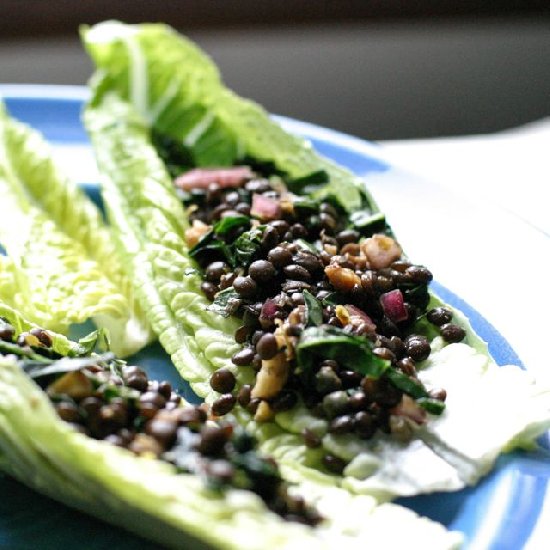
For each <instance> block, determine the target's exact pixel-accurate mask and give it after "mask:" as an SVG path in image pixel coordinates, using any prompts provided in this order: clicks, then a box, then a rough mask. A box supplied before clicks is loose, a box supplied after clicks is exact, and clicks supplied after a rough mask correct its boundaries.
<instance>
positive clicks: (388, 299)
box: [380, 288, 409, 323]
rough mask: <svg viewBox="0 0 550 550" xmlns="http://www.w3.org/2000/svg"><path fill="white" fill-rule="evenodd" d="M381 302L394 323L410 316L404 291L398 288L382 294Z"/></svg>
mask: <svg viewBox="0 0 550 550" xmlns="http://www.w3.org/2000/svg"><path fill="white" fill-rule="evenodd" d="M380 304H381V305H382V309H383V310H384V313H385V314H386V315H387V316H388V317H389V319H390V320H391V321H393V322H394V323H399V322H400V321H404V320H405V319H407V318H408V316H409V313H408V311H407V308H406V307H405V300H404V299H403V293H402V292H401V291H400V290H399V289H398V288H396V289H395V290H391V291H390V292H386V293H385V294H382V296H380Z"/></svg>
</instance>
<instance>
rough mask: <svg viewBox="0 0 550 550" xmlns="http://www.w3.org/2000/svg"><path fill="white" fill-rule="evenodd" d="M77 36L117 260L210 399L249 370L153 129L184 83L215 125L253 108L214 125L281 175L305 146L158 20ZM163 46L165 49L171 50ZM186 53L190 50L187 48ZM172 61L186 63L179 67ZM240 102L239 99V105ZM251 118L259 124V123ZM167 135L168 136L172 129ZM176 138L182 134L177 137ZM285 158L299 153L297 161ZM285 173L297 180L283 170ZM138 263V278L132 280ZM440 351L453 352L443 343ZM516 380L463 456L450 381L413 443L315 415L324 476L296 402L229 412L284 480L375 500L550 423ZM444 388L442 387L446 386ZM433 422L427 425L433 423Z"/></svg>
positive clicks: (436, 344)
mask: <svg viewBox="0 0 550 550" xmlns="http://www.w3.org/2000/svg"><path fill="white" fill-rule="evenodd" d="M83 34H84V40H85V42H86V46H87V48H88V50H89V51H90V52H91V54H92V57H93V58H94V60H95V61H96V63H97V64H98V67H99V70H98V73H97V74H96V78H95V81H94V84H95V87H94V88H93V96H92V100H91V103H90V105H89V106H88V108H87V112H86V117H85V121H86V125H87V128H88V130H89V132H90V135H91V138H92V142H93V145H94V149H95V151H96V155H97V159H98V165H99V169H100V171H101V173H102V176H103V180H104V181H103V190H104V191H103V192H104V197H105V202H106V204H107V205H108V209H109V211H110V219H111V223H112V225H113V226H114V227H115V228H116V234H117V240H118V244H119V249H120V250H121V251H122V252H121V253H122V254H123V255H124V264H125V265H126V266H127V267H129V269H131V273H130V276H131V278H132V279H133V280H138V285H137V292H138V294H139V295H140V296H141V299H142V305H143V307H144V310H145V311H147V312H149V313H150V315H151V321H152V323H153V326H154V327H155V330H156V331H157V332H158V333H159V338H160V340H161V342H162V343H163V345H165V347H166V349H167V350H168V352H169V353H170V354H172V358H173V360H174V362H175V364H176V365H177V367H178V369H179V371H180V373H181V374H182V376H183V377H184V378H185V379H187V380H189V381H190V382H191V384H192V387H194V388H195V390H196V391H197V392H198V393H199V394H200V395H203V396H206V398H207V399H208V400H211V399H214V398H215V397H216V396H217V394H216V393H215V392H213V391H212V390H211V388H210V386H209V384H208V380H209V376H210V374H211V373H212V372H213V371H214V370H216V369H217V368H220V367H227V368H229V369H231V370H232V371H233V372H235V373H236V374H237V375H238V377H239V382H240V383H245V382H244V381H245V379H246V377H247V375H250V376H252V374H251V373H250V372H248V374H247V371H246V369H242V368H239V369H238V372H237V369H236V368H235V366H234V365H232V363H231V355H232V354H233V353H234V351H235V342H234V339H233V334H234V330H235V328H236V327H237V324H236V321H235V320H234V319H231V318H223V317H222V316H220V315H217V314H215V313H214V312H213V311H211V309H212V308H209V307H208V301H207V300H206V298H205V297H204V296H203V295H202V293H201V292H200V290H199V286H200V277H199V275H198V274H197V273H196V272H195V271H193V270H192V269H191V270H190V269H189V268H191V267H193V265H192V263H191V261H190V257H189V250H187V247H186V245H185V242H184V240H183V231H184V230H185V227H186V218H185V212H184V211H183V208H182V206H181V204H180V203H179V202H178V201H177V197H176V194H175V191H174V190H173V187H172V184H171V181H170V177H169V175H168V173H167V172H166V168H165V167H164V165H163V164H162V162H161V160H160V158H159V156H158V154H157V153H156V151H155V149H154V147H153V145H152V139H151V130H154V131H159V130H162V131H164V132H169V130H170V128H169V126H166V127H164V126H162V124H163V123H162V122H159V120H162V119H163V117H166V118H167V120H173V121H176V120H179V119H180V118H181V117H183V116H184V112H183V111H182V110H181V105H180V104H183V103H185V105H186V108H189V109H191V108H192V105H191V104H192V98H194V97H195V96H194V95H193V94H192V93H191V92H189V88H190V89H192V90H195V89H196V87H198V88H199V89H201V90H202V91H203V94H199V95H200V98H198V99H197V100H196V102H197V106H198V107H200V108H202V107H205V106H206V105H207V103H208V101H209V98H210V97H215V98H216V101H214V100H213V103H216V102H217V101H218V100H220V101H221V103H220V104H219V105H218V104H217V103H216V105H211V106H210V107H211V109H212V110H211V113H212V114H211V117H213V118H212V120H213V121H214V120H215V121H217V122H216V124H217V123H218V121H220V120H222V121H223V120H226V121H227V120H230V119H231V120H232V119H233V118H235V119H236V118H239V117H240V116H241V115H242V116H243V117H244V118H243V120H246V116H247V115H246V114H244V115H243V112H242V109H244V111H248V110H249V109H253V110H254V111H255V112H256V113H257V121H255V122H254V123H252V122H250V126H252V127H248V126H246V127H245V126H243V125H241V124H240V122H235V124H234V125H232V126H231V128H229V124H226V125H222V126H221V127H222V128H223V129H224V130H225V131H226V138H227V139H228V140H229V141H228V144H229V145H231V143H233V141H234V136H233V133H232V132H235V134H236V135H237V138H238V142H239V145H238V147H237V148H240V149H243V148H244V149H243V150H245V151H246V154H248V155H252V156H254V155H255V156H256V158H261V159H262V160H264V161H268V162H272V163H273V164H275V165H276V166H277V167H278V168H279V169H280V170H281V171H285V170H284V169H283V165H285V166H287V168H288V166H290V161H288V163H289V164H288V165H286V164H285V163H286V162H287V161H286V160H284V159H285V156H284V155H285V154H288V155H289V156H290V157H292V158H297V159H301V156H300V155H301V151H303V150H302V149H301V148H300V147H301V146H297V145H295V144H296V141H295V140H294V138H292V137H289V136H288V135H286V134H284V132H282V130H280V129H279V130H277V131H276V134H277V136H280V138H281V139H280V140H279V139H278V138H277V139H272V136H271V130H266V136H267V137H266V138H265V139H263V138H262V137H261V136H258V135H257V133H256V129H257V128H260V127H263V126H261V125H262V124H264V122H265V121H266V120H269V119H267V117H265V118H262V117H261V116H260V111H258V110H257V109H258V108H256V107H254V108H253V107H249V106H248V105H249V104H248V103H247V102H244V104H243V103H241V101H242V100H239V101H237V98H235V97H234V96H231V95H230V94H229V92H227V91H226V90H225V89H224V88H222V89H220V88H219V78H218V77H217V76H216V75H217V73H213V72H212V70H211V65H210V64H211V62H210V61H209V60H208V59H206V60H205V59H204V58H203V57H201V56H199V55H198V54H197V55H195V54H196V52H195V50H194V47H193V46H191V45H189V43H188V42H187V41H185V40H184V39H182V40H181V41H178V40H179V39H178V38H177V36H176V35H175V34H174V33H173V32H172V31H169V30H168V29H167V28H166V27H163V26H156V25H154V26H150V25H144V26H126V25H122V24H120V23H107V24H103V25H100V26H97V27H94V28H92V29H91V30H89V31H84V33H83ZM153 37H156V39H157V40H158V43H159V44H160V43H162V44H163V46H162V48H161V47H160V46H159V49H160V50H161V51H162V54H160V53H159V51H158V50H157V49H156V45H155V40H154V38H153ZM169 45H172V47H171V49H170V50H169V51H168V46H169ZM182 52H187V54H188V56H189V59H188V61H189V65H188V66H187V65H185V64H186V63H187V60H186V59H187V58H186V57H185V56H183V54H182ZM191 52H194V54H193V55H191ZM199 63H204V64H205V65H204V67H203V66H202V65H201V67H198V68H197V73H196V74H195V73H193V74H191V70H192V69H193V68H194V66H195V64H199ZM181 65H184V66H183V67H181V69H180V66H181ZM163 67H164V68H165V69H164V70H166V71H167V73H169V74H170V77H171V78H172V81H173V82H177V83H179V84H176V85H174V86H173V87H171V88H170V93H169V94H168V92H167V90H165V89H162V86H160V85H159V86H157V82H162V81H163V80H162V78H161V76H160V73H162V71H163V69H162V68H163ZM180 71H181V74H182V75H185V76H184V77H181V78H183V79H184V81H185V82H184V84H181V82H182V81H181V80H180V77H179V76H178V75H179V74H180ZM163 74H164V73H163ZM152 75H154V78H153V76H152ZM165 76H166V75H165ZM164 82H166V79H164ZM180 84H181V85H180ZM180 88H181V89H180ZM216 89H217V91H215V90H216ZM188 92H189V93H188ZM163 94H168V95H163ZM209 94H210V95H209ZM228 94H229V95H228ZM168 97H169V98H170V99H167V98H168ZM227 97H231V99H227ZM136 98H139V101H136ZM159 101H160V102H161V104H162V105H164V107H163V110H161V111H159V112H162V114H160V115H159V116H152V114H151V113H153V114H155V113H156V112H157V109H156V108H155V109H153V110H152V111H151V108H150V106H151V105H156V104H157V102H159ZM242 105H245V107H243V108H242V109H241V107H242ZM229 106H230V107H229ZM133 107H136V108H137V109H138V111H139V112H138V111H136V109H135V108H133ZM225 108H227V109H228V110H229V111H231V115H230V116H229V115H224V109H225ZM224 116H226V118H225V119H224ZM260 119H262V121H263V122H261V123H260V122H259V120H260ZM174 123H175V122H174ZM256 123H257V124H258V126H256ZM181 124H183V122H181ZM213 124H214V123H213ZM266 124H267V123H266ZM269 124H271V122H269ZM151 126H153V128H151ZM213 127H214V126H212V128H213ZM209 128H210V127H209ZM279 132H281V133H279ZM202 135H203V134H201V136H202ZM219 135H220V136H221V135H222V134H221V133H220V134H219ZM173 136H174V137H177V136H176V134H173ZM283 136H286V137H283ZM179 137H180V138H181V139H182V140H185V137H184V136H183V135H180V136H179ZM232 140H233V141H232ZM243 144H244V145H243ZM271 147H273V149H270V148H271ZM304 147H306V146H305V145H304ZM306 149H307V148H306ZM226 150H227V149H223V148H222V153H223V154H222V153H221V154H220V159H219V161H220V162H226V160H224V159H223V158H222V157H223V155H224V154H225V153H224V152H223V151H226ZM283 150H284V154H283V153H282V151H283ZM294 154H296V155H297V156H296V157H294V156H293V155H294ZM197 158H198V157H197ZM235 158H238V157H235ZM309 160H310V161H311V163H312V164H311V165H308V164H307V163H306V164H304V166H308V168H307V170H308V171H312V172H316V171H318V170H319V169H321V170H322V169H323V168H324V167H325V164H324V161H323V160H322V159H319V158H318V157H317V156H311V157H309ZM227 162H230V161H227ZM308 162H309V161H308ZM277 163H279V164H277ZM286 173H287V174H292V175H295V176H298V174H297V173H293V172H292V170H291V169H290V168H288V169H287V170H286ZM335 181H337V180H336V179H331V181H330V182H329V183H328V184H327V186H326V187H325V188H324V189H321V190H320V191H319V192H320V193H323V192H329V191H327V190H330V193H332V192H333V187H332V186H333V185H334V182H335ZM346 181H347V182H348V183H347V184H343V183H342V189H348V188H351V187H347V185H348V184H349V182H350V181H353V178H351V180H349V179H348V180H346ZM353 185H355V183H353ZM346 192H347V191H345V192H344V193H346ZM340 199H341V202H342V203H344V204H345V205H346V206H347V207H348V208H350V209H353V208H361V207H362V205H361V204H359V203H360V202H361V201H357V202H354V201H353V200H349V201H348V200H347V199H346V198H345V197H344V198H342V196H341V197H340ZM138 271H139V272H140V275H141V276H142V279H141V280H139V279H136V273H137V272H138ZM140 289H141V290H140ZM432 303H434V304H435V303H437V298H436V297H432ZM454 319H455V320H456V321H457V322H459V323H460V324H462V326H464V328H465V329H466V330H467V338H466V340H465V342H466V344H467V349H468V350H470V351H471V354H470V355H468V356H467V357H465V360H467V361H468V362H471V363H472V364H474V365H481V367H480V369H478V370H477V371H476V372H477V373H478V374H479V376H480V378H481V379H483V376H484V374H485V372H486V371H489V370H490V371H491V372H493V371H495V369H496V371H495V375H494V376H495V378H494V381H495V384H496V385H498V383H499V382H496V380H500V379H501V378H502V383H503V384H506V383H507V382H506V376H507V375H505V374H500V371H501V369H498V368H497V367H496V366H495V365H494V363H493V362H492V360H491V359H490V357H489V356H488V354H487V347H486V345H485V344H484V343H483V342H481V340H480V339H479V338H478V337H477V336H476V335H475V334H474V333H473V331H472V330H471V327H470V326H469V324H468V322H467V321H466V320H465V319H464V318H463V317H462V316H461V315H460V313H459V312H456V314H455V317H454ZM432 347H433V349H434V352H435V354H434V357H437V358H440V359H441V360H442V357H444V355H438V354H437V351H438V349H439V348H443V342H442V340H441V338H440V339H439V340H437V339H436V340H434V341H433V342H432ZM445 349H447V348H443V350H442V351H444V350H445ZM449 349H451V350H454V349H456V348H454V347H452V346H449ZM459 349H460V348H459ZM450 353H451V354H453V353H454V352H453V351H451V352H450ZM420 366H421V367H422V368H424V369H425V371H426V375H425V376H426V377H427V378H426V380H430V374H429V373H430V372H431V369H433V368H435V367H436V365H433V364H431V363H427V364H426V365H424V366H422V365H420ZM466 368H468V367H466ZM474 370H475V368H474ZM518 376H519V377H522V376H523V377H524V382H523V383H524V389H525V391H523V392H522V393H521V395H522V404H523V400H525V402H526V403H525V404H526V407H525V410H526V414H525V416H522V417H521V421H520V422H510V423H508V424H507V425H504V426H503V427H502V429H501V430H499V436H498V437H496V436H495V437H492V438H489V437H488V438H487V440H486V441H487V444H486V446H485V447H484V450H485V452H479V449H476V452H475V453H471V456H470V455H467V456H466V455H462V454H461V449H460V448H459V445H457V444H456V443H455V437H456V434H455V433H454V426H456V430H457V432H458V431H459V427H460V429H462V430H466V432H467V431H468V429H469V427H470V420H468V422H467V423H465V422H464V421H463V417H462V415H463V411H464V409H465V408H467V407H469V406H470V396H469V395H468V392H467V391H463V390H462V389H460V388H457V389H456V391H457V395H459V396H460V398H459V399H458V401H456V402H452V403H449V405H448V406H447V407H446V409H445V411H444V412H443V413H442V414H441V416H440V417H439V419H440V420H441V422H448V425H451V426H453V430H450V431H449V434H447V433H446V432H445V430H437V429H434V431H433V432H430V431H429V429H430V426H432V423H434V419H433V418H431V417H430V422H429V423H428V424H427V427H426V426H422V427H415V426H411V439H410V441H406V442H401V441H396V440H394V439H390V438H388V437H386V436H385V435H383V434H378V435H377V436H375V437H374V438H373V439H372V440H369V441H362V440H359V439H357V438H353V437H350V436H333V435H331V434H327V433H326V432H327V426H326V423H325V425H324V426H323V425H322V424H321V423H319V424H318V425H317V429H318V430H319V434H318V435H319V436H320V437H321V438H322V446H323V448H324V449H325V450H326V451H327V452H330V453H332V454H335V455H337V456H340V457H341V458H343V459H345V460H346V461H350V463H349V465H348V467H347V468H346V469H345V470H344V475H343V476H335V475H331V474H329V473H328V472H327V471H326V470H325V469H324V468H323V467H322V465H321V456H320V451H319V450H317V451H316V452H314V451H312V450H309V449H307V448H306V447H305V445H304V443H303V439H302V437H301V432H302V429H303V427H304V419H307V418H308V416H307V413H306V412H305V411H304V409H303V408H295V409H294V410H292V411H290V412H288V413H282V414H279V415H277V416H276V418H275V422H274V423H267V424H262V425H256V423H255V422H253V421H251V419H250V417H249V415H248V414H247V413H244V412H242V411H237V412H236V413H235V414H236V415H237V416H238V418H239V420H240V422H242V423H243V424H246V425H247V426H248V427H249V428H250V429H251V430H253V431H254V432H255V434H256V435H257V436H258V438H259V439H260V440H261V441H262V442H263V449H264V450H266V452H270V453H273V455H274V456H275V457H276V458H277V459H278V460H279V462H280V464H281V467H282V468H283V472H284V475H285V477H286V478H287V479H291V480H295V481H300V482H308V483H310V484H312V485H323V486H330V485H341V486H344V487H346V488H348V489H349V490H350V491H352V492H359V493H364V494H371V495H375V496H376V497H377V498H379V499H381V500H382V499H388V498H392V497H394V496H396V495H413V494H418V493H424V492H430V491H436V490H447V491H449V490H456V489H458V488H461V487H464V486H465V485H468V484H471V483H474V482H475V481H477V480H478V479H479V477H480V476H481V475H483V474H484V473H486V472H487V471H488V469H489V468H490V467H492V465H493V464H494V461H495V458H496V456H497V454H498V453H499V452H501V451H502V450H506V449H508V448H509V447H510V446H513V445H514V444H517V443H518V442H525V440H527V439H529V438H531V439H532V438H533V436H534V435H535V434H537V433H542V432H543V431H544V430H545V429H547V427H548V426H550V407H548V406H545V405H544V403H545V397H544V396H545V395H547V394H548V391H549V389H550V386H548V385H547V386H544V385H537V384H531V382H530V381H529V377H528V375H527V374H526V373H523V375H521V374H520V375H518ZM441 386H443V387H447V385H446V384H445V383H442V384H441ZM452 389H454V386H453V388H452ZM452 389H451V391H452ZM534 396H541V397H540V399H537V400H536V405H535V406H533V407H529V406H527V402H528V401H529V400H530V399H531V398H532V397H534ZM546 402H547V401H546ZM472 403H475V406H476V407H479V409H480V412H479V414H485V412H484V411H485V410H486V409H487V407H490V405H485V407H484V408H483V410H481V407H482V404H481V403H479V402H477V401H472ZM522 404H519V405H518V406H520V407H521V406H523V405H522ZM501 406H503V405H502V403H500V402H498V407H501ZM495 410H497V409H495ZM491 418H492V420H491V421H496V422H498V419H496V420H495V419H494V417H491ZM449 419H451V420H450V421H449ZM433 425H434V427H436V426H438V425H439V424H433ZM306 426H307V425H306ZM483 429H484V430H490V422H489V423H487V424H485V423H483ZM447 435H448V437H447ZM480 441H482V442H483V437H482V434H480ZM522 444H523V443H522ZM481 446H482V447H483V443H481Z"/></svg>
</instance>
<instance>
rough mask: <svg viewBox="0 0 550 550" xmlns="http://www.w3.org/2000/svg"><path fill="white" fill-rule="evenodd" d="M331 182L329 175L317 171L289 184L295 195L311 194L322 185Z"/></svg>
mask: <svg viewBox="0 0 550 550" xmlns="http://www.w3.org/2000/svg"><path fill="white" fill-rule="evenodd" d="M328 181H329V175H328V173H327V172H326V171H325V170H317V171H316V172H311V174H307V175H305V176H302V177H301V178H295V179H293V180H290V181H289V182H288V188H289V189H290V190H291V191H292V192H294V193H309V192H311V191H313V190H314V189H316V188H317V187H319V186H321V185H325V184H326V183H328Z"/></svg>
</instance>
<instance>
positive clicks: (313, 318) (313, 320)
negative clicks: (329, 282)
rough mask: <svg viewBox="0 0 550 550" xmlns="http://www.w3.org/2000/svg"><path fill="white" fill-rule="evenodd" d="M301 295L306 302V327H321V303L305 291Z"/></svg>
mask: <svg viewBox="0 0 550 550" xmlns="http://www.w3.org/2000/svg"><path fill="white" fill-rule="evenodd" d="M303 295H304V300H305V302H306V310H307V325H308V326H314V327H315V326H319V325H321V324H322V323H323V308H322V307H321V303H320V302H319V300H317V298H315V296H313V294H311V292H309V291H307V290H304V292H303Z"/></svg>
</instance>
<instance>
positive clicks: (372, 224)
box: [350, 209, 387, 237]
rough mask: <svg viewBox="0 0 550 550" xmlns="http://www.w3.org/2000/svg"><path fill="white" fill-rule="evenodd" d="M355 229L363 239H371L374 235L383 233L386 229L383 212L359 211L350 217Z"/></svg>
mask: <svg viewBox="0 0 550 550" xmlns="http://www.w3.org/2000/svg"><path fill="white" fill-rule="evenodd" d="M350 221H351V223H352V224H353V227H354V229H356V230H357V231H359V233H361V235H363V237H370V236H371V235H374V233H383V232H384V231H385V229H386V227H387V226H386V217H385V216H384V214H382V212H376V213H374V214H373V213H372V211H371V210H369V209H366V210H358V211H357V212H353V213H352V214H351V216H350Z"/></svg>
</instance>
